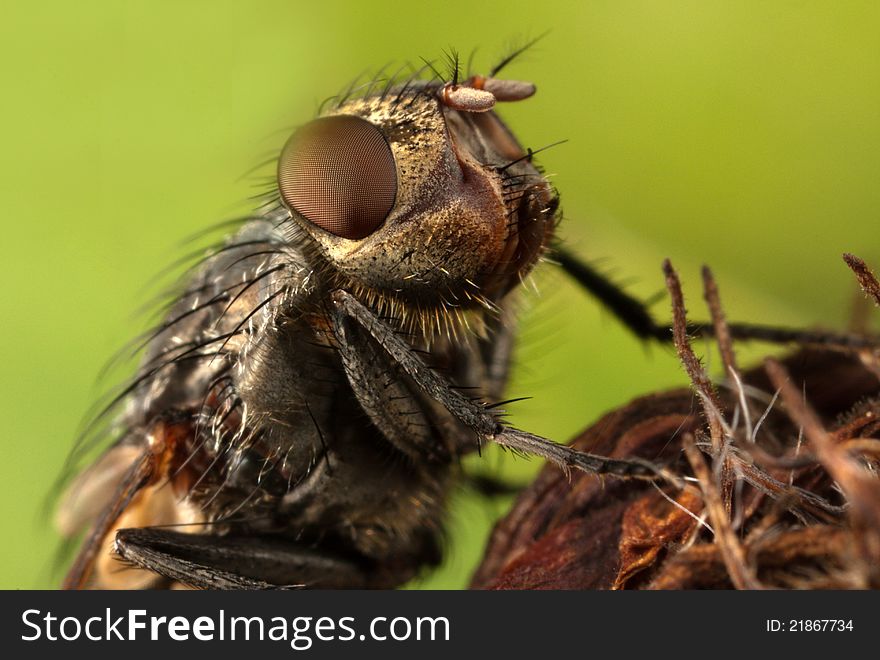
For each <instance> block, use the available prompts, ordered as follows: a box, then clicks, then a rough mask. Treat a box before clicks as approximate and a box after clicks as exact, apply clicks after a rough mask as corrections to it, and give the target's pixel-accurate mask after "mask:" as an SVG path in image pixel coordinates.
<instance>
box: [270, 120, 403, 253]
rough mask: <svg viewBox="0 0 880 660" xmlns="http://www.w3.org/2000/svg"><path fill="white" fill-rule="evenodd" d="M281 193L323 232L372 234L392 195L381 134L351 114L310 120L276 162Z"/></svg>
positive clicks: (392, 172)
mask: <svg viewBox="0 0 880 660" xmlns="http://www.w3.org/2000/svg"><path fill="white" fill-rule="evenodd" d="M278 186H279V189H280V191H281V197H282V199H283V200H284V203H285V204H287V206H288V207H290V208H292V209H294V210H295V211H296V212H297V213H299V214H300V215H302V216H303V217H304V218H306V219H307V220H309V221H310V222H312V223H314V224H316V225H317V226H318V227H320V228H321V229H323V230H324V231H328V232H330V233H331V234H335V235H336V236H340V237H342V238H348V239H353V240H354V239H361V238H364V237H366V236H369V235H370V234H372V233H373V232H374V231H376V229H377V228H378V227H379V226H380V225H381V224H382V223H383V222H385V218H387V217H388V214H389V213H391V209H392V208H393V207H394V200H395V198H396V197H397V169H396V168H395V166H394V156H393V154H392V153H391V147H389V146H388V141H387V140H386V139H385V136H383V135H382V133H381V132H379V129H378V128H376V127H375V126H373V124H371V123H370V122H368V121H366V120H364V119H360V118H359V117H353V116H345V115H343V116H337V117H323V118H321V119H316V120H314V121H311V122H309V123H308V124H306V125H305V126H303V127H302V128H300V129H299V130H297V131H296V132H295V133H294V134H293V136H292V137H291V138H290V140H288V142H287V145H286V146H285V147H284V151H283V152H282V153H281V159H280V160H279V162H278Z"/></svg>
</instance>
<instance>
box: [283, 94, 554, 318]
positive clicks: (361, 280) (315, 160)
mask: <svg viewBox="0 0 880 660" xmlns="http://www.w3.org/2000/svg"><path fill="white" fill-rule="evenodd" d="M450 87H451V86H450V85H445V86H444V85H440V84H436V83H435V84H431V83H411V84H408V85H405V86H404V87H403V88H401V89H392V90H390V91H386V92H385V93H382V94H375V95H368V96H366V97H365V98H362V99H357V100H353V101H349V102H346V103H343V104H341V105H339V106H338V107H336V108H334V109H333V110H332V111H330V112H327V113H326V114H324V115H323V116H321V117H320V118H318V119H316V120H314V121H312V122H310V123H308V124H306V125H305V126H303V127H302V128H300V129H299V130H298V131H297V132H296V133H295V134H294V135H293V136H292V137H291V139H290V140H289V142H288V143H287V146H286V147H285V149H284V151H283V153H282V155H281V158H280V160H279V164H278V183H279V192H280V196H281V200H282V202H283V204H284V205H285V206H286V207H287V208H288V209H289V210H290V212H291V215H292V220H293V222H294V223H295V227H296V228H297V229H301V230H303V231H304V232H306V233H307V235H308V236H309V238H310V239H311V241H313V242H314V244H315V245H316V246H317V247H318V248H319V251H320V253H321V255H322V256H323V259H324V260H325V261H326V264H327V266H328V268H329V269H330V270H331V271H332V272H333V273H334V274H335V275H337V278H336V283H337V284H339V285H340V286H343V287H347V288H353V289H355V290H357V291H358V293H359V294H361V297H362V298H364V299H366V300H370V301H375V300H384V301H388V300H389V299H390V300H393V301H397V302H400V303H403V306H412V307H415V308H417V309H430V308H434V307H437V306H442V305H446V306H455V307H458V308H464V309H467V308H469V307H474V306H477V305H483V306H490V305H491V302H490V301H494V300H497V299H498V298H500V297H501V296H502V295H503V294H504V293H506V292H507V291H508V290H509V289H510V288H511V287H512V286H513V285H514V284H515V283H517V282H518V281H519V280H520V278H521V277H522V276H524V275H525V274H526V273H527V272H528V271H529V269H530V268H531V267H532V265H534V263H535V262H536V261H537V259H538V257H539V256H540V254H541V251H542V249H543V247H544V245H545V244H546V242H547V240H548V238H549V237H550V235H551V233H552V229H553V225H554V215H555V210H556V205H557V202H556V198H555V195H554V193H553V191H552V189H551V188H550V186H549V184H548V183H547V181H546V179H545V178H544V177H543V176H542V174H541V173H540V172H539V171H538V170H537V169H536V168H535V166H534V165H533V164H532V163H531V162H530V152H527V151H525V150H524V149H523V148H522V147H521V146H520V145H519V143H518V142H517V141H516V139H515V138H514V137H513V135H512V134H511V133H510V131H509V130H508V129H507V128H506V126H505V125H504V124H503V123H502V121H501V120H500V119H499V117H498V116H497V115H496V114H495V112H493V111H492V110H487V109H486V108H485V107H483V106H481V107H479V108H474V107H472V106H468V105H462V104H461V103H456V102H455V92H456V91H457V92H458V93H459V94H460V93H462V92H464V91H469V92H471V93H473V94H476V95H477V96H478V97H479V96H483V97H491V98H492V101H494V95H492V94H491V92H487V91H485V90H478V89H476V88H475V87H474V85H473V83H471V84H467V85H461V86H458V85H456V86H455V89H454V90H453V94H452V100H450V98H449V97H450ZM530 91H533V88H532V89H531V90H530Z"/></svg>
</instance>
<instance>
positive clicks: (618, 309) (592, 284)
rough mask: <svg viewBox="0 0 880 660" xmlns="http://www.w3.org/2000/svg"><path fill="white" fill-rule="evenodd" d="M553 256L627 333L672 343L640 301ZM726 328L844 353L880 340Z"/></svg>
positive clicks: (668, 327) (697, 328) (693, 329)
mask: <svg viewBox="0 0 880 660" xmlns="http://www.w3.org/2000/svg"><path fill="white" fill-rule="evenodd" d="M554 256H555V259H556V260H557V261H558V262H559V265H560V266H562V269H563V270H564V271H565V272H566V273H567V274H568V275H569V276H570V277H571V278H572V279H574V280H575V281H576V282H577V283H578V284H580V285H581V286H582V287H584V288H585V289H586V290H587V291H589V292H590V294H592V295H593V296H594V297H595V298H596V299H597V300H598V301H599V302H600V303H602V304H603V305H604V306H605V307H606V308H607V309H608V310H609V311H610V312H611V313H612V314H614V316H616V317H617V319H618V320H619V321H620V322H621V323H623V324H624V325H625V326H626V327H627V328H628V329H629V330H630V332H632V333H633V334H635V335H636V336H637V337H640V338H642V339H655V340H657V341H661V342H665V343H671V342H672V324H664V323H658V322H656V321H655V320H654V319H653V317H652V316H651V314H650V313H649V312H648V308H647V306H646V305H645V303H643V302H642V301H641V300H638V299H637V298H634V297H632V296H631V295H629V294H628V293H627V292H626V291H624V290H623V289H621V288H620V287H619V286H617V285H616V284H614V282H612V281H611V280H609V279H608V278H606V277H605V276H604V275H602V274H601V273H599V272H598V271H597V270H596V269H594V268H593V267H592V266H590V265H589V264H587V263H586V262H584V261H581V260H580V259H578V258H577V257H575V256H574V255H573V254H571V253H570V252H568V251H567V250H563V249H558V250H557V251H556V252H555V255H554ZM727 325H728V328H729V330H730V335H731V337H733V338H734V339H744V340H748V339H755V340H760V341H767V342H770V343H773V344H801V345H805V346H818V347H821V348H828V349H834V350H841V351H846V352H857V351H860V350H864V349H871V348H874V349H876V348H878V346H880V338H878V337H872V336H865V335H855V334H845V333H840V332H825V331H822V330H802V329H798V328H778V327H774V326H767V325H753V324H749V323H728V324H727ZM687 329H688V333H689V334H692V335H699V336H704V337H706V336H712V335H713V333H714V328H713V326H712V324H711V323H689V324H688V328H687Z"/></svg>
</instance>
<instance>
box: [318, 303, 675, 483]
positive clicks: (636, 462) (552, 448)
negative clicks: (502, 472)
mask: <svg viewBox="0 0 880 660" xmlns="http://www.w3.org/2000/svg"><path fill="white" fill-rule="evenodd" d="M331 300H332V303H333V305H334V309H333V311H332V313H331V317H332V324H333V327H334V331H335V332H339V331H340V330H341V331H342V332H345V328H346V327H351V324H356V325H357V326H359V327H361V328H362V329H363V330H364V331H366V333H367V335H368V336H369V337H370V340H371V341H372V342H374V343H375V348H376V349H380V350H381V351H382V352H384V353H385V354H387V355H388V357H389V358H390V360H391V361H392V362H393V363H395V364H397V365H399V368H400V369H402V370H403V372H405V373H406V374H407V375H408V376H409V378H410V379H411V380H412V382H413V383H414V384H415V385H417V386H418V387H419V388H420V390H421V392H422V393H423V394H424V395H425V396H427V397H430V398H431V399H433V400H434V401H437V402H439V403H440V404H441V405H442V406H443V407H444V408H445V409H446V410H448V411H449V413H450V414H452V415H453V416H454V417H455V418H456V419H457V420H459V421H460V422H461V423H462V424H464V425H465V426H467V427H468V428H469V429H471V430H472V431H473V432H474V434H475V435H476V436H477V439H478V441H479V442H494V443H496V444H499V445H501V446H503V447H508V448H510V449H513V450H515V451H521V452H524V453H527V454H531V455H534V456H540V457H542V458H546V459H547V460H550V461H553V462H554V463H556V464H558V465H560V466H561V467H562V468H563V469H568V468H571V467H574V468H577V469H580V470H583V471H584V472H588V473H591V474H607V475H613V476H619V477H637V478H645V479H656V478H665V477H666V473H665V471H664V470H663V469H662V468H660V467H658V466H655V465H654V464H652V463H650V462H648V461H644V460H641V459H628V460H627V459H612V458H605V457H603V456H596V455H594V454H588V453H586V452H581V451H577V450H576V449H572V448H571V447H568V446H566V445H559V444H556V443H555V442H553V441H551V440H548V439H547V438H542V437H540V436H537V435H534V434H531V433H526V432H524V431H520V430H518V429H514V428H511V427H506V426H504V425H503V424H502V423H501V422H499V421H498V419H497V418H496V416H495V414H493V413H492V412H491V411H489V410H487V409H486V408H485V406H484V405H482V404H480V403H478V402H475V401H472V400H471V399H468V398H466V397H464V396H463V395H462V394H460V393H459V392H458V391H456V390H454V389H453V388H452V387H451V386H450V384H449V383H448V382H447V381H446V380H445V379H443V378H441V377H440V376H439V375H437V374H436V373H435V372H434V371H433V370H432V369H431V368H430V367H428V366H427V365H426V364H425V363H424V361H423V360H422V359H421V357H419V355H418V354H417V353H416V352H415V351H413V349H412V348H411V347H410V346H409V345H408V344H407V343H406V342H405V341H403V340H402V339H401V338H400V337H399V336H398V335H397V333H396V332H395V331H394V329H393V328H391V327H390V326H388V325H387V324H386V323H384V322H383V321H382V320H381V319H379V318H378V317H377V316H376V315H375V314H374V313H373V312H371V311H370V310H369V309H367V308H366V307H364V305H362V304H361V303H360V302H359V301H358V300H357V299H356V298H355V297H354V296H352V295H351V294H349V293H347V292H345V291H341V290H339V291H335V292H333V294H332V295H331Z"/></svg>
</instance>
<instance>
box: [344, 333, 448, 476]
mask: <svg viewBox="0 0 880 660" xmlns="http://www.w3.org/2000/svg"><path fill="white" fill-rule="evenodd" d="M332 331H333V335H334V339H335V342H336V350H337V351H338V352H339V356H340V358H341V359H342V366H343V369H344V370H345V375H346V377H347V378H348V382H349V384H350V385H351V389H352V391H353V392H354V395H355V397H357V400H358V403H360V405H361V408H362V409H363V411H364V412H365V413H367V416H368V417H369V418H370V421H372V422H373V424H374V425H375V426H376V428H378V429H379V431H381V433H382V435H383V436H384V437H385V439H386V440H388V441H389V442H390V443H391V444H392V445H394V446H395V447H396V448H397V449H398V450H400V451H401V452H403V453H404V454H406V455H407V456H409V457H410V458H412V459H414V460H416V461H419V460H428V461H431V462H448V461H449V459H450V457H451V455H452V452H451V449H450V447H448V446H447V445H446V444H445V443H444V442H443V439H442V438H440V437H439V434H438V433H437V431H436V430H435V428H434V425H433V424H431V423H430V421H429V420H428V418H427V416H426V415H425V413H424V411H423V409H422V407H421V406H420V405H419V403H420V402H419V401H418V398H417V394H416V391H417V388H418V386H417V385H415V384H413V383H412V381H411V379H410V378H409V377H408V376H407V374H406V372H405V371H404V369H403V367H402V366H401V365H400V364H399V363H397V362H395V361H394V360H391V359H389V357H388V354H387V353H386V352H385V351H384V350H382V348H381V347H380V346H379V345H378V344H377V343H376V341H375V340H374V339H373V338H372V337H371V336H370V335H369V334H368V333H367V332H365V330H364V328H362V327H361V326H360V325H358V324H353V323H346V322H345V319H343V318H338V317H337V319H336V322H335V323H332ZM414 390H416V391H414Z"/></svg>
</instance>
